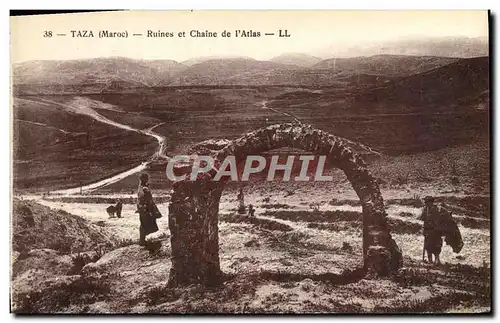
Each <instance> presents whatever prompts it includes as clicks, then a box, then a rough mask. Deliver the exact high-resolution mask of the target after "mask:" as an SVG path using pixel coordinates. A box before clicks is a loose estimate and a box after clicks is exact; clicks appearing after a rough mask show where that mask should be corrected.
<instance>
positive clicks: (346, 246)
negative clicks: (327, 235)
mask: <svg viewBox="0 0 500 323" xmlns="http://www.w3.org/2000/svg"><path fill="white" fill-rule="evenodd" d="M340 249H341V250H343V251H347V252H352V250H353V249H352V246H351V245H350V244H349V243H347V242H345V241H344V242H343V243H342V248H340Z"/></svg>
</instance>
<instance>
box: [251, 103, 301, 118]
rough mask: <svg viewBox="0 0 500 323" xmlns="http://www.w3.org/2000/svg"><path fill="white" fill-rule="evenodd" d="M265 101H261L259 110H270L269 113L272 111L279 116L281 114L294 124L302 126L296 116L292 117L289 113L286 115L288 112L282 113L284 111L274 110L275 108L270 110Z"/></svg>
mask: <svg viewBox="0 0 500 323" xmlns="http://www.w3.org/2000/svg"><path fill="white" fill-rule="evenodd" d="M267 102H268V101H267V100H264V101H262V102H261V103H260V104H261V108H262V109H268V110H271V111H274V112H276V113H279V114H282V115H285V116H287V117H290V118H292V119H293V120H294V121H295V122H298V123H299V124H302V120H300V119H299V118H297V117H296V116H294V115H293V114H291V113H288V112H284V111H280V110H278V109H275V108H270V107H268V106H267Z"/></svg>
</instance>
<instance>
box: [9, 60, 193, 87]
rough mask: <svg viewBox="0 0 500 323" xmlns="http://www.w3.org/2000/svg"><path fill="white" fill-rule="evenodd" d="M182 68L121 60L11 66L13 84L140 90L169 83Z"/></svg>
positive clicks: (167, 63)
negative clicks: (134, 88) (143, 87)
mask: <svg viewBox="0 0 500 323" xmlns="http://www.w3.org/2000/svg"><path fill="white" fill-rule="evenodd" d="M183 68H184V66H183V65H182V64H179V63H177V62H175V61H172V60H151V61H148V60H134V59H129V58H124V57H109V58H95V59H81V60H68V61H29V62H24V63H19V64H15V65H14V66H13V83H14V84H15V85H23V84H29V85H33V86H37V85H44V86H57V85H62V86H74V85H79V86H94V87H95V88H97V89H108V88H113V87H142V86H153V85H158V84H163V83H168V81H169V79H170V78H171V77H172V76H173V75H174V74H175V73H178V72H179V71H181V70H182V69H183Z"/></svg>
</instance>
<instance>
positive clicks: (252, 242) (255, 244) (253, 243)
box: [243, 239, 260, 247]
mask: <svg viewBox="0 0 500 323" xmlns="http://www.w3.org/2000/svg"><path fill="white" fill-rule="evenodd" d="M243 245H244V246H245V247H259V246H260V242H259V241H257V239H252V240H250V241H247V242H245V243H244V244H243Z"/></svg>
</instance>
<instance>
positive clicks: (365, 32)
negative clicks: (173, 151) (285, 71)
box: [10, 10, 488, 63]
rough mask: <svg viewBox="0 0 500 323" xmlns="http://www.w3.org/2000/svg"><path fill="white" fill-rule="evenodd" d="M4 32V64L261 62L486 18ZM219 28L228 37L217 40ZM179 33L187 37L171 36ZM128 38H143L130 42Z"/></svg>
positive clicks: (105, 19)
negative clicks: (7, 60)
mask: <svg viewBox="0 0 500 323" xmlns="http://www.w3.org/2000/svg"><path fill="white" fill-rule="evenodd" d="M10 27H11V30H10V32H11V62H12V63H19V62H23V61H29V60H68V59H82V58H94V57H109V56H124V57H130V58H138V59H173V60H176V61H179V62H182V61H184V60H187V59H190V58H193V57H200V56H248V57H252V58H255V59H259V60H266V59H270V58H272V57H274V56H277V55H280V54H282V53H295V52H301V53H308V54H313V55H318V53H322V52H324V50H325V49H326V48H329V47H331V46H336V47H350V46H358V45H367V44H369V43H377V42H387V41H395V40H402V39H407V38H420V37H422V38H423V37H449V36H454V37H456V36H465V37H488V13H487V11H480V10H477V11H458V10H449V11H424V10H420V11H349V10H344V11H320V10H316V11H128V12H101V13H76V14H58V15H41V16H25V17H11V26H10ZM280 29H281V30H287V34H289V35H290V37H278V36H277V33H278V31H279V30H280ZM71 30H75V31H78V30H81V31H83V30H87V31H92V32H93V35H94V37H93V38H79V37H71ZM101 30H109V31H117V32H123V31H127V32H128V38H99V35H98V33H99V31H101ZM148 30H151V31H154V32H157V31H159V30H160V31H163V32H171V33H173V34H174V37H169V38H150V37H146V34H147V31H148ZM191 30H199V31H211V32H217V33H218V36H219V37H217V38H196V37H189V33H190V31H191ZM224 30H226V31H228V32H230V33H231V36H232V37H221V33H222V32H223V31H224ZM235 30H245V31H250V30H251V31H254V32H260V33H261V37H248V38H243V37H234V36H235ZM45 31H47V32H49V31H51V32H52V37H44V32H45ZM183 31H184V32H186V36H187V37H178V34H179V32H183ZM134 33H135V34H142V35H143V36H133V34H134ZM264 33H275V35H274V36H266V35H264ZM57 34H65V35H66V36H57ZM82 34H83V33H82ZM87 34H88V33H87Z"/></svg>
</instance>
